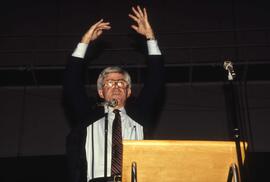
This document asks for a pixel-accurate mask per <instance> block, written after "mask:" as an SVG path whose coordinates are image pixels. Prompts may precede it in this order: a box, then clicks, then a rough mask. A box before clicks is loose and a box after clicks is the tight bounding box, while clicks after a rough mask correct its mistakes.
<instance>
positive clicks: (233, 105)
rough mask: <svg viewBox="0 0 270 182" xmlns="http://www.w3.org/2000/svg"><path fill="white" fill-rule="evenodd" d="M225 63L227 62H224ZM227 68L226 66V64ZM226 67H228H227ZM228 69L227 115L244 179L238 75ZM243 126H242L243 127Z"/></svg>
mask: <svg viewBox="0 0 270 182" xmlns="http://www.w3.org/2000/svg"><path fill="white" fill-rule="evenodd" d="M224 65H225V62H224ZM224 68H225V66H224ZM225 69H226V68H225ZM226 70H227V71H228V81H229V84H228V85H225V87H224V94H225V102H226V105H227V115H228V120H229V122H228V123H229V126H231V127H230V130H231V132H230V134H231V136H232V137H233V140H234V142H235V144H236V153H237V159H238V165H239V172H240V178H241V181H245V180H244V173H243V172H244V171H243V164H242V161H243V158H242V153H241V144H240V143H241V137H242V136H241V132H242V131H240V127H241V123H240V119H241V118H240V113H241V111H240V105H239V97H238V92H237V86H236V85H235V84H234V81H233V80H234V78H235V77H236V74H235V73H234V71H233V72H231V70H229V69H226ZM242 128H243V127H241V129H242Z"/></svg>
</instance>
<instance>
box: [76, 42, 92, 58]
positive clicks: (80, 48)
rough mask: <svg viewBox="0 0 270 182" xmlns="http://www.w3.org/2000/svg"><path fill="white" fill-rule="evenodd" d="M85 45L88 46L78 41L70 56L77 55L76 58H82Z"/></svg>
mask: <svg viewBox="0 0 270 182" xmlns="http://www.w3.org/2000/svg"><path fill="white" fill-rule="evenodd" d="M87 47H88V44H85V43H79V44H78V45H77V47H76V49H75V50H74V52H73V53H72V56H73V57H77V58H84V56H85V53H86V50H87Z"/></svg>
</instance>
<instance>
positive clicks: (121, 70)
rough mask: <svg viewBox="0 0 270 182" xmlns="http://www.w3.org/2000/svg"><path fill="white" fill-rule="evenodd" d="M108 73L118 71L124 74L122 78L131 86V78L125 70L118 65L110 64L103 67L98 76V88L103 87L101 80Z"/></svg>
mask: <svg viewBox="0 0 270 182" xmlns="http://www.w3.org/2000/svg"><path fill="white" fill-rule="evenodd" d="M109 73H120V74H122V75H123V76H124V80H125V81H126V82H127V83H128V86H129V88H131V78H130V75H129V73H128V72H127V71H125V70H124V69H122V68H120V67H118V66H110V67H107V68H105V69H104V70H103V71H102V72H101V73H100V74H99V76H98V79H97V89H98V90H100V89H102V87H103V80H104V78H105V77H106V76H107V75H108V74H109Z"/></svg>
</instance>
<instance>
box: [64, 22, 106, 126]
mask: <svg viewBox="0 0 270 182" xmlns="http://www.w3.org/2000/svg"><path fill="white" fill-rule="evenodd" d="M110 28H111V27H110V23H109V22H104V21H103V19H101V20H100V21H98V22H97V23H95V24H93V25H92V26H90V28H89V29H88V30H87V32H86V33H85V34H84V35H83V36H82V39H81V41H80V43H79V44H78V45H77V48H76V49H75V51H74V52H73V54H72V56H71V57H70V59H69V60H68V64H67V67H66V71H65V76H64V99H65V103H66V104H67V106H68V107H67V108H68V112H69V113H70V114H71V116H72V119H73V120H75V121H76V122H83V121H87V120H88V119H89V117H90V112H89V111H90V109H91V108H90V107H91V105H90V103H89V99H88V96H87V93H86V90H85V88H84V83H83V76H84V65H85V61H84V55H85V53H86V50H87V48H88V45H90V44H91V43H92V41H94V40H96V39H97V38H98V37H99V36H100V35H101V34H102V33H103V31H104V30H108V29H110Z"/></svg>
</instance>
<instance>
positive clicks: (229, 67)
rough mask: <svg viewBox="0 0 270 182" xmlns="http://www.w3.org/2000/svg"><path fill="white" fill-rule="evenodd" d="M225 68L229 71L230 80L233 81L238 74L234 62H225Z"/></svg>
mask: <svg viewBox="0 0 270 182" xmlns="http://www.w3.org/2000/svg"><path fill="white" fill-rule="evenodd" d="M223 68H224V69H225V70H227V71H228V79H229V80H233V78H235V76H236V73H235V72H234V69H233V64H232V62H231V61H229V60H226V61H224V64H223Z"/></svg>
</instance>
